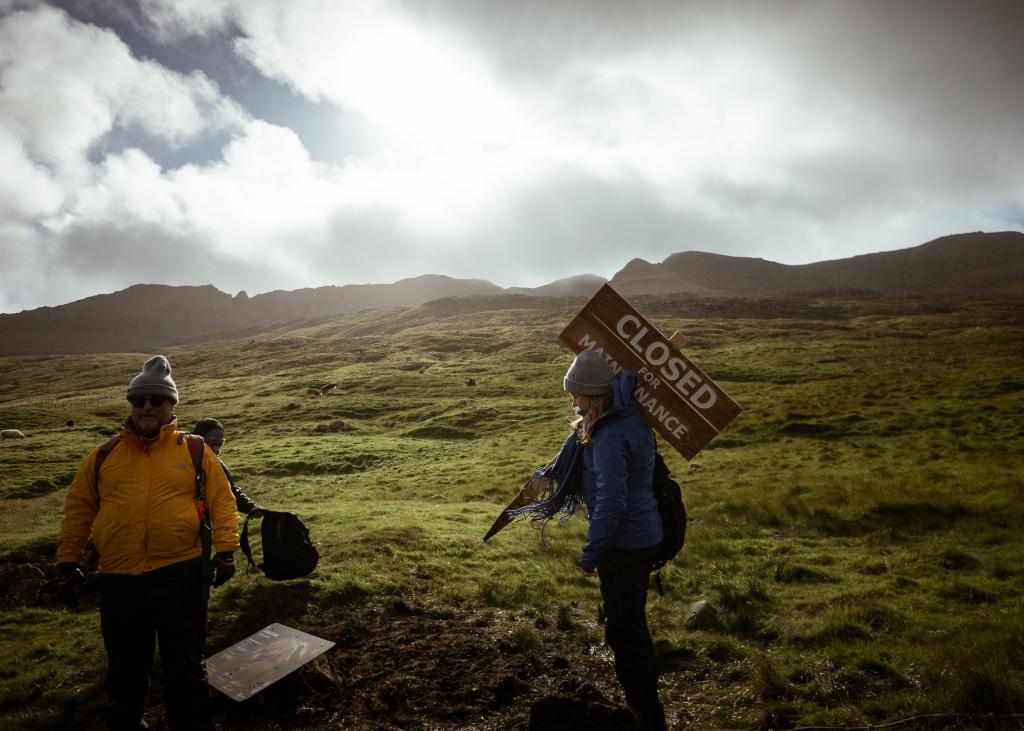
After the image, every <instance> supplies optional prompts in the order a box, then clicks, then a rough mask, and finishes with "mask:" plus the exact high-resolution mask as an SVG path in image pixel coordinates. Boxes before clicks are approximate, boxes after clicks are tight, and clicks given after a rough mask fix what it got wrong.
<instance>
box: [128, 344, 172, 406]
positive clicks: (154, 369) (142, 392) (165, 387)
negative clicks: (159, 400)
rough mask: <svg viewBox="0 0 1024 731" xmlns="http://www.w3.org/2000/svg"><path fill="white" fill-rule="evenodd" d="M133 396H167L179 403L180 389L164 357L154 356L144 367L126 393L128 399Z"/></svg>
mask: <svg viewBox="0 0 1024 731" xmlns="http://www.w3.org/2000/svg"><path fill="white" fill-rule="evenodd" d="M133 396H167V397H169V398H171V399H173V401H174V403H178V387H177V386H175V385H174V379H172V378H171V364H170V363H168V362H167V358H165V357H163V356H162V355H154V356H153V357H152V358H150V359H149V360H147V361H146V364H145V365H144V366H142V373H140V374H139V375H137V376H135V378H133V379H132V382H131V383H129V384H128V390H127V391H125V392H124V397H125V398H127V399H130V398H132V397H133Z"/></svg>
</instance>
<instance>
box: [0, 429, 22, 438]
mask: <svg viewBox="0 0 1024 731" xmlns="http://www.w3.org/2000/svg"><path fill="white" fill-rule="evenodd" d="M24 438H25V435H24V434H22V433H21V432H20V431H18V430H17V429H4V430H3V431H0V439H24Z"/></svg>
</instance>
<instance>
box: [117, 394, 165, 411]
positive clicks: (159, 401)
mask: <svg viewBox="0 0 1024 731" xmlns="http://www.w3.org/2000/svg"><path fill="white" fill-rule="evenodd" d="M170 400H171V397H170V396H132V397H131V398H129V399H128V402H129V403H130V404H131V405H132V406H134V407H135V408H137V409H141V408H142V407H143V406H145V405H146V402H147V401H149V403H150V404H151V405H152V406H153V408H154V409H159V408H160V407H161V406H163V405H164V404H166V403H167V402H168V401H170Z"/></svg>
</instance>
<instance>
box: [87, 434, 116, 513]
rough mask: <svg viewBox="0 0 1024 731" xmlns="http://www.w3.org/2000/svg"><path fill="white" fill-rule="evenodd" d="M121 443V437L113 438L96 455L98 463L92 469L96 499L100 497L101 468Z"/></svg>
mask: <svg viewBox="0 0 1024 731" xmlns="http://www.w3.org/2000/svg"><path fill="white" fill-rule="evenodd" d="M120 443H121V435H120V434H118V435H116V436H113V437H111V438H110V439H108V440H107V441H106V442H104V443H103V446H101V447H100V449H99V451H98V452H97V453H96V461H95V462H94V463H93V467H92V489H93V490H94V491H95V492H96V497H97V498H98V497H99V496H100V467H102V466H103V462H104V461H105V460H106V459H107V456H108V455H109V454H110V453H111V452H113V451H114V447H116V446H117V445H118V444H120Z"/></svg>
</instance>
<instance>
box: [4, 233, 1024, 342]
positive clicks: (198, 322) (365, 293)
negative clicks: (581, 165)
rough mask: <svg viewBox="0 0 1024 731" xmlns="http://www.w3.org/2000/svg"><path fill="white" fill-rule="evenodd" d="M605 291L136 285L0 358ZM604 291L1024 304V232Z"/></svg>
mask: <svg viewBox="0 0 1024 731" xmlns="http://www.w3.org/2000/svg"><path fill="white" fill-rule="evenodd" d="M604 281H605V280H604V279H602V278H601V277H598V276H595V275H593V274H584V275H580V276H576V277H569V278H567V279H560V280H558V281H556V282H551V283H550V284H546V285H544V286H541V287H534V288H523V287H510V288H508V289H502V288H501V287H499V286H497V285H495V284H492V283H491V282H487V281H484V280H480V279H453V278H451V277H445V276H440V275H435V274H427V275H424V276H421V277H414V278H412V279H403V280H401V281H399V282H395V283H394V284H350V285H346V286H343V287H318V288H316V289H299V290H295V291H290V292H286V291H281V290H276V291H273V292H267V293H266V294H259V295H256V296H254V297H249V296H248V295H247V294H246V293H245V292H239V293H238V294H237V295H236V296H234V297H232V296H231V295H228V294H225V293H224V292H221V291H220V290H218V289H216V288H214V287H212V286H210V285H206V286H202V287H169V286H165V285H158V284H138V285H135V286H133V287H129V288H128V289H124V290H121V291H120V292H114V293H113V294H103V295H97V296H95V297H88V298H86V299H83V300H79V301H77V302H71V303H69V304H66V305H60V306H59V307H40V308H39V309H35V310H29V311H26V312H20V313H18V314H11V315H4V314H0V355H19V354H20V355H29V354H31V355H48V354H60V353H88V352H123V351H145V352H152V351H154V350H156V349H158V348H162V347H165V346H167V345H170V344H173V343H177V342H181V341H183V340H189V339H194V338H197V337H202V336H204V335H211V334H213V333H219V332H228V331H232V330H239V329H243V328H250V327H264V326H267V325H275V324H280V323H284V322H289V321H292V320H310V319H316V318H321V317H327V316H330V315H341V314H346V313H350V312H357V311H359V310H364V309H368V308H391V307H406V306H410V305H419V304H423V303H425V302H429V301H432V300H438V299H441V298H457V297H481V296H484V297H495V296H497V295H502V296H506V297H511V296H512V295H519V296H521V295H529V296H536V297H580V298H582V297H590V296H591V295H592V294H593V293H594V292H595V291H596V290H597V289H598V288H599V287H600V286H601V284H603V283H604ZM611 284H612V285H613V286H614V287H615V288H616V289H617V290H619V292H621V293H622V294H625V295H637V294H672V293H690V294H698V295H725V296H740V297H742V296H751V295H765V294H774V293H783V292H799V291H808V290H814V291H822V290H834V291H850V290H861V291H863V290H868V291H872V292H877V293H879V294H881V295H887V296H906V295H928V294H940V293H952V294H967V295H976V296H997V295H1024V233H1020V232H1015V231H1006V232H1002V233H980V232H979V233H970V234H957V235H955V236H944V237H942V238H939V239H935V240H934V241H930V242H928V243H926V244H922V245H921V246H916V247H914V248H910V249H900V250H898V251H887V252H881V253H878V254H866V255H864V256H855V257H852V258H849V259H837V260H835V261H822V262H817V263H814V264H802V265H797V266H792V265H787V264H778V263H776V262H772V261H766V260H764V259H752V258H744V257H735V256H723V255H721V254H709V253H704V252H699V251H687V252H682V253H679V254H673V255H671V256H669V257H668V258H667V259H665V261H663V262H661V263H660V264H652V263H650V262H646V261H644V260H642V259H634V260H632V261H631V262H629V263H628V264H626V266H625V267H623V269H622V270H621V271H619V272H618V273H617V274H616V275H615V276H614V277H613V278H612V279H611ZM512 299H514V298H512Z"/></svg>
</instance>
